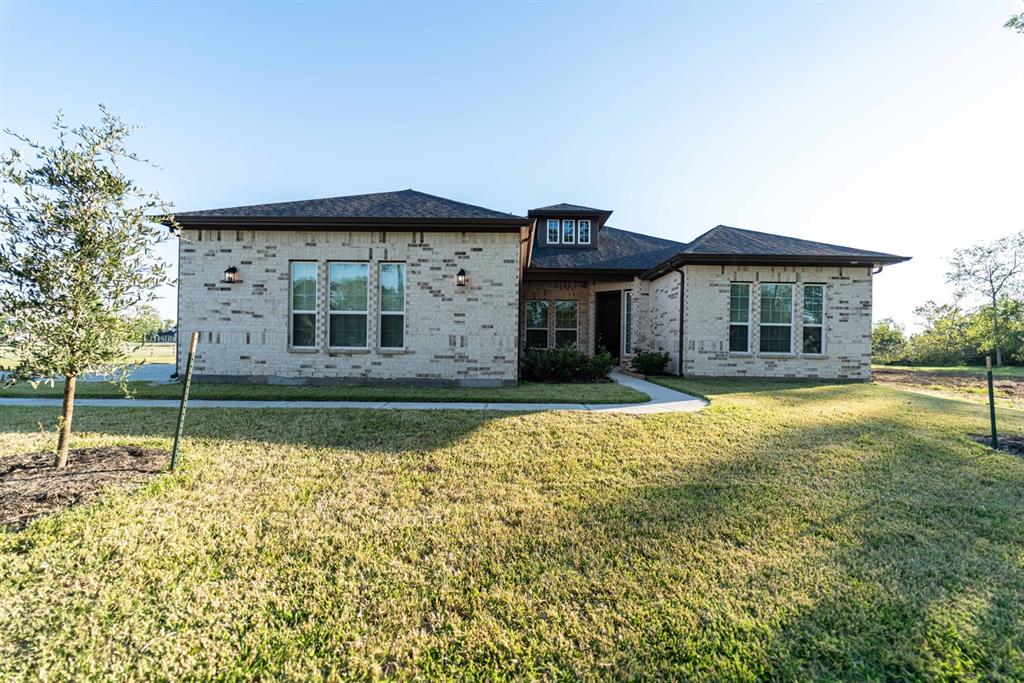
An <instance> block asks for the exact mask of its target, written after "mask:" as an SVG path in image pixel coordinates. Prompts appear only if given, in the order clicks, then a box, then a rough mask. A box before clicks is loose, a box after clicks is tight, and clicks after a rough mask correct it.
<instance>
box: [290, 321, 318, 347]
mask: <svg viewBox="0 0 1024 683" xmlns="http://www.w3.org/2000/svg"><path fill="white" fill-rule="evenodd" d="M315 345H316V314H314V313H294V314H293V315H292V346H315Z"/></svg>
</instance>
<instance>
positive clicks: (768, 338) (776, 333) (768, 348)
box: [761, 325, 792, 353]
mask: <svg viewBox="0 0 1024 683" xmlns="http://www.w3.org/2000/svg"><path fill="white" fill-rule="evenodd" d="M790 329H792V328H790V327H789V326H788V325H786V326H775V325H762V326H761V351H762V352H764V353H789V352H790V350H791V349H790V338H789V333H790Z"/></svg>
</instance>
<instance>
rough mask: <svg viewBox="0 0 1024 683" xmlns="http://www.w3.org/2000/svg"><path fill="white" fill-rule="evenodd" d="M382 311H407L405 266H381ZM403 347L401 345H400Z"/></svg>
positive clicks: (391, 264)
mask: <svg viewBox="0 0 1024 683" xmlns="http://www.w3.org/2000/svg"><path fill="white" fill-rule="evenodd" d="M380 310H382V311H399V312H401V311H404V310H405V264H403V263H382V264H381V265H380ZM399 346H401V344H399Z"/></svg>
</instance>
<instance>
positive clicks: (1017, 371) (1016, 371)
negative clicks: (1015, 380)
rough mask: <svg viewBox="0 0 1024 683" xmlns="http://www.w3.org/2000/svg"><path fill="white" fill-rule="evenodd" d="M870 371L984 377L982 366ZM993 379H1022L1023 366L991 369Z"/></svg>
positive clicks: (887, 367) (897, 367)
mask: <svg viewBox="0 0 1024 683" xmlns="http://www.w3.org/2000/svg"><path fill="white" fill-rule="evenodd" d="M871 367H872V369H877V370H894V371H899V372H948V373H953V374H963V373H969V374H973V375H984V374H985V372H986V369H985V366H984V365H952V366H923V365H921V366H916V365H915V366H909V365H872V366H871ZM992 375H993V376H994V377H1024V365H1000V366H996V367H993V368H992Z"/></svg>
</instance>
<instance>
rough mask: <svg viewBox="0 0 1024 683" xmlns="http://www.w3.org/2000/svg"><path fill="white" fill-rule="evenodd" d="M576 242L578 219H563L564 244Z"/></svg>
mask: <svg viewBox="0 0 1024 683" xmlns="http://www.w3.org/2000/svg"><path fill="white" fill-rule="evenodd" d="M575 243H576V221H572V220H567V221H562V244H575Z"/></svg>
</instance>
